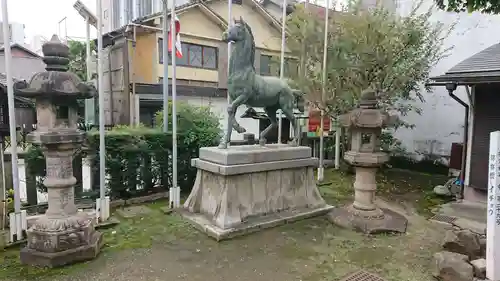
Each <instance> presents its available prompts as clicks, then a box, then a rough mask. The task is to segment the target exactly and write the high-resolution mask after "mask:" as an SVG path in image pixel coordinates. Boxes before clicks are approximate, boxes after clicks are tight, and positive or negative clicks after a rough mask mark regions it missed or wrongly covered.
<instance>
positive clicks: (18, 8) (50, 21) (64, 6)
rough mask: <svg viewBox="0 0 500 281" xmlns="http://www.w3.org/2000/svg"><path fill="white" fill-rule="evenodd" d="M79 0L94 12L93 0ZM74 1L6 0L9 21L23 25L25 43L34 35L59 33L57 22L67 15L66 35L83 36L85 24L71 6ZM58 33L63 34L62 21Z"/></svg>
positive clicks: (92, 34) (48, 35)
mask: <svg viewBox="0 0 500 281" xmlns="http://www.w3.org/2000/svg"><path fill="white" fill-rule="evenodd" d="M81 1H82V3H84V4H85V5H87V7H89V9H91V10H92V11H94V13H95V7H96V4H95V3H96V1H95V0H81ZM75 2H76V0H7V4H8V12H9V21H10V22H18V23H23V24H24V25H25V27H26V28H25V33H26V43H29V42H30V41H31V39H32V37H33V36H34V35H42V36H45V37H46V38H50V37H51V36H52V35H53V34H59V31H58V22H59V21H60V20H62V19H63V18H64V17H67V20H66V25H67V30H68V31H67V35H68V37H72V36H73V37H82V38H84V37H85V28H86V27H85V26H86V25H85V21H84V20H83V18H82V17H81V16H80V15H79V14H78V12H76V10H75V9H74V8H73V4H74V3H75ZM0 9H1V8H0ZM0 18H1V14H0ZM2 21H3V18H2ZM60 33H61V35H62V36H64V35H65V30H64V23H62V24H61V31H60ZM91 36H95V28H91Z"/></svg>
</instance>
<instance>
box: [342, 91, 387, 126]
mask: <svg viewBox="0 0 500 281" xmlns="http://www.w3.org/2000/svg"><path fill="white" fill-rule="evenodd" d="M339 120H340V124H341V125H342V126H343V127H354V128H384V127H386V126H389V125H392V124H394V122H396V121H397V116H391V115H389V114H388V113H387V112H384V111H382V110H380V109H379V108H377V94H376V92H375V91H373V90H371V89H367V90H364V91H363V92H362V94H361V99H360V101H359V107H358V108H356V109H354V110H352V111H351V112H349V113H347V114H344V115H341V116H340V118H339Z"/></svg>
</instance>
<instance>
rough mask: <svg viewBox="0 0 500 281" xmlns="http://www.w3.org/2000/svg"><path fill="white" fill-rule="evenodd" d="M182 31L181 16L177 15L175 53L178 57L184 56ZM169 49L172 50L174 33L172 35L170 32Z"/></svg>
mask: <svg viewBox="0 0 500 281" xmlns="http://www.w3.org/2000/svg"><path fill="white" fill-rule="evenodd" d="M170 31H172V27H171V28H170ZM180 31H181V23H180V21H179V18H178V17H177V16H175V34H176V35H177V36H176V38H175V55H176V56H177V57H178V58H182V45H181V36H180V34H179V32H180ZM168 51H169V52H172V35H170V32H169V33H168Z"/></svg>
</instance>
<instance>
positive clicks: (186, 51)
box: [157, 38, 219, 70]
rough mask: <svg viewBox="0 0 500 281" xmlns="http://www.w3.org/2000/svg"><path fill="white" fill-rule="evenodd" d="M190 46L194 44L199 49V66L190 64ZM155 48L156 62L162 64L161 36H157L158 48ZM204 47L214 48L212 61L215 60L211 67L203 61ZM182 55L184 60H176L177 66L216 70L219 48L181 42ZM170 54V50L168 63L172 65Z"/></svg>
mask: <svg viewBox="0 0 500 281" xmlns="http://www.w3.org/2000/svg"><path fill="white" fill-rule="evenodd" d="M191 46H194V47H197V48H200V49H201V58H200V60H201V66H196V65H191V64H190V58H189V51H190V47H191ZM157 49H158V62H159V63H160V64H163V62H164V58H163V38H158V48H157ZM205 49H212V50H214V56H215V57H214V62H215V65H214V66H213V67H208V66H206V65H205V63H204V61H205V60H204V56H205V52H204V50H205ZM182 55H183V60H185V62H181V63H179V61H177V65H178V66H184V67H191V68H198V69H209V70H217V69H218V68H219V49H218V48H217V47H213V46H207V45H201V44H193V43H188V42H184V43H182ZM171 56H172V54H171V52H169V56H168V58H169V60H168V65H172V59H171Z"/></svg>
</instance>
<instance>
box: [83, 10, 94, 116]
mask: <svg viewBox="0 0 500 281" xmlns="http://www.w3.org/2000/svg"><path fill="white" fill-rule="evenodd" d="M86 21H87V30H86V38H85V39H86V46H85V47H86V48H85V53H86V55H87V58H86V63H87V82H89V81H90V79H92V77H91V73H90V18H89V17H87V20H86ZM93 103H94V99H86V100H85V124H89V123H94V120H93V118H92V116H93V115H94V114H93V113H92V112H91V110H93V109H94V108H93V106H92V104H93Z"/></svg>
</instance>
